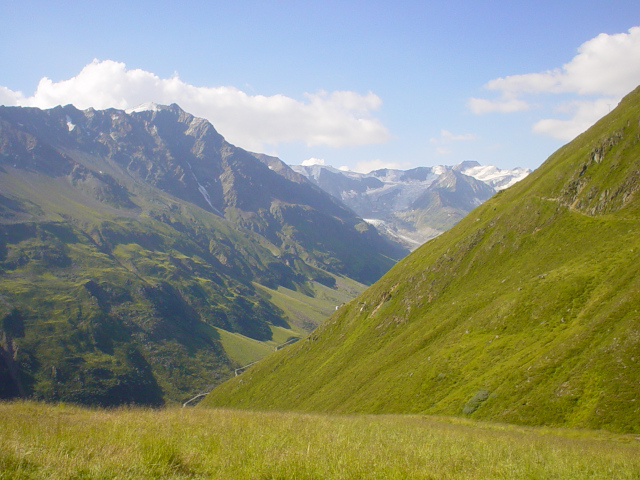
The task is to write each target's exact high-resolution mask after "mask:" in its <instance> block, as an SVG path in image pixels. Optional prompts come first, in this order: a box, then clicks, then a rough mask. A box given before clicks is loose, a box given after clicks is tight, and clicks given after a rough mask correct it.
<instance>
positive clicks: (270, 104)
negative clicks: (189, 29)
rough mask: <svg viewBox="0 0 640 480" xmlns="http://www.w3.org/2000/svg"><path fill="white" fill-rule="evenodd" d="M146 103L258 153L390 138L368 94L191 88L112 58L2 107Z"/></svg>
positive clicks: (5, 93) (5, 97)
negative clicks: (292, 145)
mask: <svg viewBox="0 0 640 480" xmlns="http://www.w3.org/2000/svg"><path fill="white" fill-rule="evenodd" d="M150 101H152V102H155V103H160V104H170V103H177V104H178V105H180V106H181V107H182V108H183V109H184V110H186V111H188V112H189V113H192V114H194V115H196V116H199V117H204V118H206V119H208V120H209V121H211V123H212V124H213V125H214V126H215V127H216V129H217V130H218V131H219V132H220V133H221V134H222V135H224V136H225V138H226V139H227V140H228V141H229V142H231V143H234V144H236V145H238V146H241V147H244V148H247V149H251V150H257V151H264V150H265V149H266V148H268V147H267V146H268V145H271V146H273V145H277V144H279V143H283V142H294V141H303V142H305V143H306V144H307V145H329V146H334V147H342V146H347V145H368V144H375V143H384V142H386V141H388V140H389V139H390V138H391V137H390V134H389V131H388V129H387V128H386V127H385V126H384V125H383V124H382V123H381V122H380V120H379V119H377V118H375V117H374V116H373V114H372V112H374V111H375V110H377V109H379V108H380V105H381V103H382V102H381V100H380V98H379V97H378V96H377V95H375V94H373V93H372V92H369V93H367V94H366V95H362V94H359V93H356V92H351V91H336V92H331V93H328V92H324V91H320V92H317V93H306V94H305V100H304V101H299V100H296V99H293V98H290V97H287V96H285V95H272V96H269V97H267V96H264V95H248V94H246V93H245V92H243V91H241V90H239V89H237V88H235V87H197V86H194V85H189V84H187V83H185V82H183V81H182V80H180V78H179V77H178V75H177V74H174V75H173V76H171V77H170V78H159V77H158V76H157V75H155V74H153V73H151V72H147V71H144V70H141V69H131V70H128V69H127V68H126V66H125V64H124V63H120V62H115V61H112V60H105V61H98V60H94V61H93V62H92V63H90V64H88V65H86V66H85V67H84V68H83V69H82V70H81V71H80V73H79V74H78V75H77V76H75V77H73V78H70V79H68V80H63V81H60V82H53V81H52V80H50V79H49V78H46V77H45V78H43V79H42V80H40V82H39V83H38V87H37V89H36V91H35V93H34V94H33V95H32V96H30V97H25V96H24V95H23V94H22V93H21V92H14V91H12V90H9V89H8V88H5V87H0V103H2V104H4V105H23V106H33V107H40V108H51V107H54V106H56V105H65V104H69V103H71V104H73V105H75V106H76V107H78V108H81V109H85V108H88V107H93V108H96V109H104V108H110V107H113V108H119V109H127V108H132V107H135V106H137V105H139V104H141V103H144V102H150Z"/></svg>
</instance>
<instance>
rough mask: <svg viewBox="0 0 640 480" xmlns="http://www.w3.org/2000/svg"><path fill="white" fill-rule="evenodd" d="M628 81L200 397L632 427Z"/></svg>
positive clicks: (636, 268) (637, 355) (634, 162)
mask: <svg viewBox="0 0 640 480" xmlns="http://www.w3.org/2000/svg"><path fill="white" fill-rule="evenodd" d="M639 188H640V89H636V90H635V91H634V92H632V93H631V94H630V95H628V96H627V97H626V98H625V99H624V100H623V101H622V102H621V103H620V105H619V106H618V107H617V108H616V109H615V110H614V111H613V112H611V113H610V114H609V115H608V116H606V117H605V118H603V119H602V120H601V121H599V122H598V123H597V124H596V125H595V126H594V127H592V128H591V129H590V130H588V131H587V132H585V133H584V134H582V135H580V136H579V137H578V138H576V139H575V140H574V141H572V142H571V143H570V144H568V145H566V146H565V147H563V148H561V149H560V150H559V151H558V152H556V153H555V154H554V155H552V156H551V157H550V158H549V159H548V160H547V161H546V162H545V163H544V164H543V165H542V166H541V167H540V168H539V169H537V170H536V171H535V172H533V173H532V174H531V175H529V177H528V178H526V179H525V180H523V181H522V182H520V183H518V184H516V185H515V186H513V187H512V188H509V189H507V190H505V191H503V192H500V193H499V194H497V195H495V196H494V197H493V198H491V199H490V200H488V201H487V202H486V203H485V204H483V205H482V206H480V207H478V208H477V209H475V210H474V211H472V212H471V213H470V214H469V215H468V216H467V217H465V218H464V219H463V220H462V221H461V222H460V223H459V224H458V225H457V226H456V227H454V228H453V229H451V230H450V231H448V232H446V233H445V234H443V235H442V236H440V237H438V238H436V239H434V240H433V241H431V242H429V243H427V244H425V245H424V246H423V247H421V248H420V249H418V250H416V251H415V252H414V253H413V254H411V255H410V256H409V257H407V258H406V259H405V260H403V261H402V262H400V263H398V264H397V265H396V266H395V267H394V268H393V269H392V270H390V271H389V272H388V274H386V275H385V276H384V277H383V278H382V279H381V280H380V281H378V282H377V283H376V284H374V285H373V286H372V287H370V288H369V289H368V290H366V291H365V292H364V293H363V294H362V295H361V296H360V297H358V298H357V299H355V300H353V301H351V302H349V303H348V304H347V305H345V307H344V308H342V309H341V310H339V311H338V312H336V313H335V314H334V315H333V316H332V317H331V318H330V319H329V320H328V321H326V322H325V323H324V324H323V325H322V326H321V327H319V328H318V329H317V330H316V331H315V332H313V333H312V334H311V335H310V336H309V337H308V338H306V339H305V340H304V341H301V342H298V344H295V345H293V346H291V347H288V348H286V349H285V350H283V351H281V352H277V353H276V354H273V355H271V356H269V357H267V358H265V359H263V360H262V361H261V362H259V363H258V364H257V365H256V366H255V367H253V368H251V369H249V370H248V371H246V372H245V373H244V374H243V375H241V376H240V377H238V378H235V379H232V380H230V381H229V382H226V383H225V384H223V385H221V386H220V387H218V388H216V389H215V390H214V391H213V392H212V394H211V395H210V396H209V397H208V398H206V399H205V403H204V404H205V405H224V406H234V407H246V408H269V409H294V410H308V411H331V412H372V413H373V412H375V413H380V412H403V413H430V414H448V415H470V416H472V417H474V418H482V419H491V420H497V421H501V422H513V423H521V424H530V425H541V424H545V425H564V426H581V427H589V428H606V429H611V430H615V431H622V432H640V313H639V312H638V310H639V309H640V198H639V197H638V192H637V190H638V189H639Z"/></svg>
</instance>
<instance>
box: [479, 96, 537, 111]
mask: <svg viewBox="0 0 640 480" xmlns="http://www.w3.org/2000/svg"><path fill="white" fill-rule="evenodd" d="M467 106H468V107H469V109H470V110H471V111H472V112H473V113H475V114H477V115H482V114H484V113H492V112H498V113H513V112H522V111H525V110H529V108H530V106H529V104H528V103H527V102H525V101H524V100H520V99H517V98H504V97H503V98H500V99H498V100H487V99H486V98H470V99H469V101H468V102H467Z"/></svg>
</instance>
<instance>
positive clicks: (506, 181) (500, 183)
mask: <svg viewBox="0 0 640 480" xmlns="http://www.w3.org/2000/svg"><path fill="white" fill-rule="evenodd" d="M461 173H463V174H464V175H469V176H470V177H473V178H475V179H477V180H480V181H482V182H485V183H487V184H489V185H491V186H492V187H493V188H494V189H496V190H504V189H505V188H508V187H510V186H511V185H514V184H516V183H518V182H519V181H520V180H522V179H523V178H524V177H526V176H527V175H529V174H530V173H531V170H529V169H528V168H520V167H518V168H514V169H513V170H502V169H500V168H498V167H494V166H492V165H477V166H474V167H471V168H466V169H464V170H462V171H461Z"/></svg>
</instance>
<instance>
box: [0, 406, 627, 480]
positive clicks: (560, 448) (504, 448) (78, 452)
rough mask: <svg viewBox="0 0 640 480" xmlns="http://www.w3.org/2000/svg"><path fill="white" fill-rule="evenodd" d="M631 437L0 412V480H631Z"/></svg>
mask: <svg viewBox="0 0 640 480" xmlns="http://www.w3.org/2000/svg"><path fill="white" fill-rule="evenodd" d="M639 440H640V439H639V438H636V437H635V436H633V435H614V434H609V433H607V432H592V431H581V430H567V429H547V428H529V427H518V426H510V425H500V424H491V423H479V422H473V421H470V420H465V419H459V418H458V419H454V418H435V417H424V416H400V415H380V416H365V415H362V416H329V415H313V414H297V413H273V412H272V413H259V412H246V411H232V410H215V409H204V408H186V409H179V408H167V409H160V410H153V409H141V408H121V409H112V410H98V409H87V408H80V407H75V406H70V405H64V404H61V405H45V404H39V403H34V402H8V403H0V479H12V480H17V479H41V478H48V479H71V478H73V479H92V478H100V479H116V478H118V479H151V478H162V479H187V478H203V479H204V478H207V479H209V478H213V479H218V478H220V479H228V478H239V479H240V478H242V479H275V478H281V479H285V478H286V479H311V478H336V479H351V478H367V479H370V478H380V479H382V478H384V479H406V478H420V479H431V478H432V479H444V478H446V479H494V478H501V479H512V478H514V479H517V478H531V479H533V478H535V479H546V478H554V479H564V480H566V479H581V478H597V479H632V478H634V479H636V478H639V477H640V441H639Z"/></svg>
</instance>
